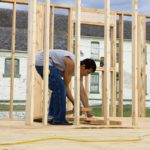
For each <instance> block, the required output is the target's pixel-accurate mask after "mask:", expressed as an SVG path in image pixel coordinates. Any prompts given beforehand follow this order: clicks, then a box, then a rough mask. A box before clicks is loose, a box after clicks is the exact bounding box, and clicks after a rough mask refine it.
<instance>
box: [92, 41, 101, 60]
mask: <svg viewBox="0 0 150 150" xmlns="http://www.w3.org/2000/svg"><path fill="white" fill-rule="evenodd" d="M99 51H100V44H99V42H97V41H92V42H91V58H92V59H94V60H99Z"/></svg>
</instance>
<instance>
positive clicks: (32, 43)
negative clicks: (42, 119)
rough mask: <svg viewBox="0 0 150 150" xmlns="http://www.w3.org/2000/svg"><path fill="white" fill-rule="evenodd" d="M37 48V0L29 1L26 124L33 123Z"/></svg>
mask: <svg viewBox="0 0 150 150" xmlns="http://www.w3.org/2000/svg"><path fill="white" fill-rule="evenodd" d="M35 49H36V0H31V1H30V2H29V15H28V65H27V67H28V68H27V98H26V124H27V125H31V124H32V123H33V112H34V88H35V87H34V86H35V82H34V81H35Z"/></svg>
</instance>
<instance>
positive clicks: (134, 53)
mask: <svg viewBox="0 0 150 150" xmlns="http://www.w3.org/2000/svg"><path fill="white" fill-rule="evenodd" d="M132 7H133V15H132V17H133V18H132V19H133V20H132V125H133V126H136V125H137V124H138V84H137V80H138V66H137V65H138V62H137V56H138V51H137V49H138V48H137V29H138V28H137V26H138V25H137V18H138V0H132Z"/></svg>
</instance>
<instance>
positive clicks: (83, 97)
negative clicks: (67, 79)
mask: <svg viewBox="0 0 150 150" xmlns="http://www.w3.org/2000/svg"><path fill="white" fill-rule="evenodd" d="M80 97H81V101H82V104H83V106H84V107H89V102H88V97H87V94H86V92H85V89H84V86H83V77H81V78H80Z"/></svg>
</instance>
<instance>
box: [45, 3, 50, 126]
mask: <svg viewBox="0 0 150 150" xmlns="http://www.w3.org/2000/svg"><path fill="white" fill-rule="evenodd" d="M44 23H45V24H44V70H43V75H44V80H43V124H44V125H47V117H48V113H47V112H48V99H49V94H48V89H49V88H48V78H49V41H50V40H49V33H50V30H49V28H50V0H45V20H44Z"/></svg>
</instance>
